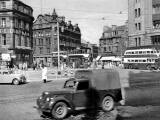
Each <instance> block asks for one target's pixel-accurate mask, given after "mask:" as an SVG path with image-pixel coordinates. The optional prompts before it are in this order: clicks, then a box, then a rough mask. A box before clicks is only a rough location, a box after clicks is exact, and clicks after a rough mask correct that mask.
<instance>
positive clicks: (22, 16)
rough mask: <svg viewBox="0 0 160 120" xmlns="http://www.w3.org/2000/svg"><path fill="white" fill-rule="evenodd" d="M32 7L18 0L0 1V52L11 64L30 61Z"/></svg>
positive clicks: (29, 62)
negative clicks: (8, 56)
mask: <svg viewBox="0 0 160 120" xmlns="http://www.w3.org/2000/svg"><path fill="white" fill-rule="evenodd" d="M32 13H33V9H32V8H31V7H30V6H28V5H26V4H24V3H23V2H21V1H19V0H1V1H0V53H1V54H3V53H7V54H9V55H10V56H11V61H12V63H13V64H16V65H18V64H19V63H23V62H27V63H28V65H29V64H31V63H32V47H33V45H32V40H33V39H32V38H33V37H32V26H33V20H34V18H33V15H32Z"/></svg>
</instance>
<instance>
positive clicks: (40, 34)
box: [34, 32, 51, 37]
mask: <svg viewBox="0 0 160 120" xmlns="http://www.w3.org/2000/svg"><path fill="white" fill-rule="evenodd" d="M43 36H51V33H50V32H46V33H41V32H39V33H37V34H34V37H43Z"/></svg>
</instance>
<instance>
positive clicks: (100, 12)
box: [32, 0, 128, 15]
mask: <svg viewBox="0 0 160 120" xmlns="http://www.w3.org/2000/svg"><path fill="white" fill-rule="evenodd" d="M41 1H42V0H41ZM32 7H33V8H41V7H38V6H32ZM42 9H46V10H47V9H48V10H51V9H53V8H48V7H47V8H45V7H43V8H42ZM56 10H59V11H64V12H66V11H71V12H80V13H99V14H112V15H116V14H117V15H118V14H128V12H124V11H120V12H121V13H120V12H119V11H116V12H109V13H107V12H105V11H92V10H76V9H60V8H56Z"/></svg>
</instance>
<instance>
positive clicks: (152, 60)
mask: <svg viewBox="0 0 160 120" xmlns="http://www.w3.org/2000/svg"><path fill="white" fill-rule="evenodd" d="M155 61H156V60H155V59H136V60H135V59H128V61H127V62H129V63H154V62H155Z"/></svg>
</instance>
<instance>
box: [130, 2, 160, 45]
mask: <svg viewBox="0 0 160 120" xmlns="http://www.w3.org/2000/svg"><path fill="white" fill-rule="evenodd" d="M128 5H129V6H128V29H129V47H141V46H142V47H143V46H155V45H156V46H157V45H158V46H159V45H160V0H128Z"/></svg>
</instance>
